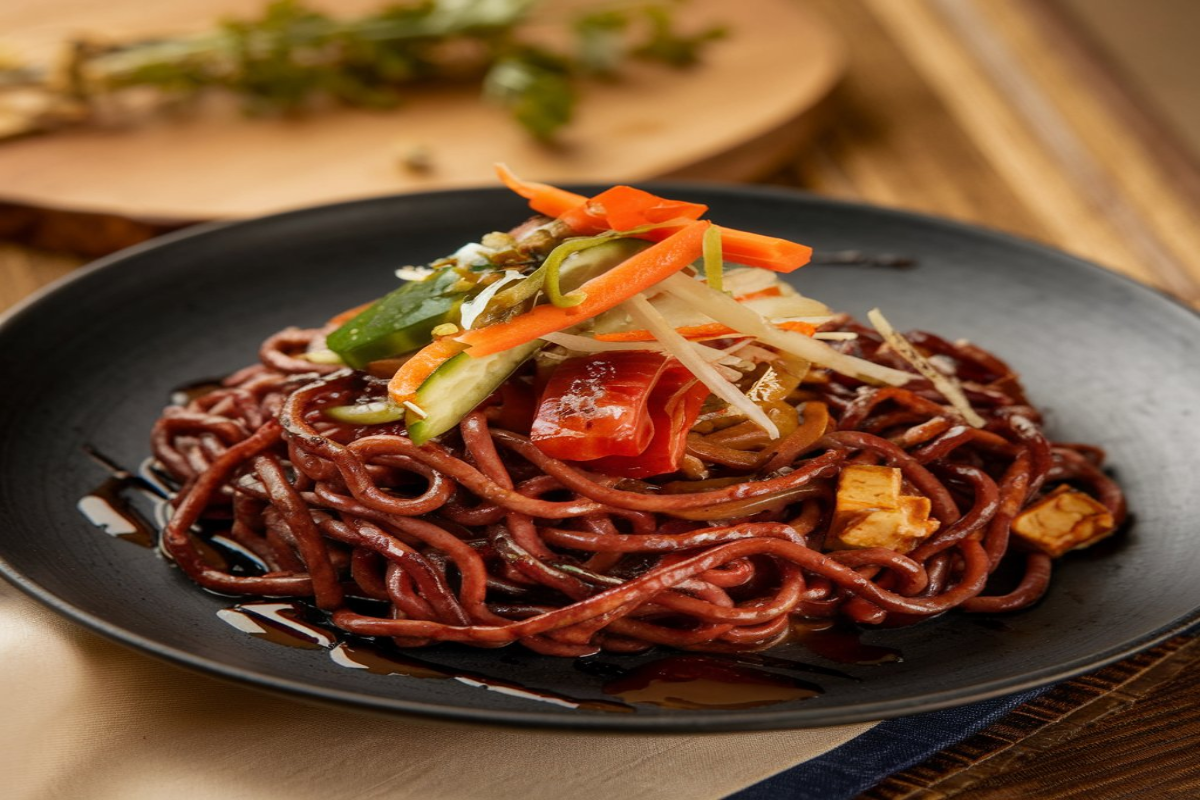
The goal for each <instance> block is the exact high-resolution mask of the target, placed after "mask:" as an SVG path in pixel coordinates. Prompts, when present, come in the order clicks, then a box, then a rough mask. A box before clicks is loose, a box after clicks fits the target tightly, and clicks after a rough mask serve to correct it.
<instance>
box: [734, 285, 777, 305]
mask: <svg viewBox="0 0 1200 800" xmlns="http://www.w3.org/2000/svg"><path fill="white" fill-rule="evenodd" d="M782 295H783V290H782V289H780V288H779V287H778V286H768V287H767V288H765V289H759V290H758V291H757V292H747V293H746V294H739V295H738V296H737V297H735V298H733V299H734V300H737V301H738V302H739V303H744V302H746V301H747V300H760V299H762V298H764V297H780V296H782Z"/></svg>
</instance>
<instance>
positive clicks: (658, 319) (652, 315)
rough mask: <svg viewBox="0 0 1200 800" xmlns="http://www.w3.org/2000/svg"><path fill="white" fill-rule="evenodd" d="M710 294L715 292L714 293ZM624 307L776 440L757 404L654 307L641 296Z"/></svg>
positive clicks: (773, 428) (713, 389) (771, 425)
mask: <svg viewBox="0 0 1200 800" xmlns="http://www.w3.org/2000/svg"><path fill="white" fill-rule="evenodd" d="M704 291H706V292H711V291H712V290H711V289H708V288H707V287H704ZM713 294H717V293H716V292H713ZM720 296H721V297H728V295H724V294H722V295H720ZM730 302H731V303H733V304H734V305H737V301H736V300H733V299H732V298H730ZM624 305H625V308H626V309H627V310H628V311H629V315H630V316H631V317H633V320H634V322H636V323H638V324H639V325H640V326H642V327H644V328H645V329H646V330H648V331H650V333H652V334H653V335H654V338H656V339H658V341H659V342H660V343H662V346H663V347H664V348H665V349H666V351H667V352H669V353H670V354H671V355H673V356H675V357H676V358H678V359H679V361H680V363H682V364H683V365H684V366H685V367H687V368H688V369H689V370H690V371H691V373H692V374H693V375H695V376H696V378H697V379H698V380H699V381H700V382H701V383H703V384H704V385H705V386H707V387H708V389H709V391H711V392H712V393H713V394H715V395H716V396H717V397H719V398H721V399H722V400H724V401H725V402H726V403H729V405H730V406H732V407H733V408H735V409H736V410H738V411H740V412H741V413H742V414H744V415H745V416H746V418H747V419H749V420H752V421H753V422H755V423H756V424H757V425H758V426H759V427H760V428H762V429H763V430H764V431H766V432H767V435H768V436H770V437H771V438H772V439H778V438H779V428H777V427H776V426H775V423H774V422H772V421H771V418H770V417H768V416H767V414H766V412H765V411H763V410H762V409H761V408H759V406H758V404H757V403H755V402H754V401H753V400H751V399H750V398H748V397H746V395H744V394H742V392H741V390H740V389H738V388H737V387H736V386H734V385H733V384H732V383H730V382H729V381H728V380H726V379H725V378H724V377H722V376H721V374H720V373H719V372H717V370H716V369H714V368H713V366H712V365H711V364H709V363H708V362H707V361H705V360H704V359H703V358H701V357H700V354H699V353H697V352H696V350H695V349H694V348H693V347H691V346H690V345H691V344H692V342H689V341H688V340H687V339H685V338H683V336H681V335H680V334H679V333H678V332H676V330H675V329H674V328H672V327H671V326H670V324H668V323H667V321H666V320H665V319H663V316H662V314H659V313H658V312H657V311H656V310H655V309H654V306H652V305H650V301H649V300H647V299H646V297H645V296H644V295H641V294H638V295H635V296H634V297H632V298H631V299H629V300H627V301H626V302H625V303H624Z"/></svg>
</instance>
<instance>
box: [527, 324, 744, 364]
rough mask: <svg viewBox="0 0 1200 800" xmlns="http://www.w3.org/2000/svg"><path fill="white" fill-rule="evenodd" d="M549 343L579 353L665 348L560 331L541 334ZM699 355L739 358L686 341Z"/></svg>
mask: <svg viewBox="0 0 1200 800" xmlns="http://www.w3.org/2000/svg"><path fill="white" fill-rule="evenodd" d="M540 338H541V339H544V340H545V341H547V342H549V343H550V344H556V345H559V346H560V347H565V348H567V349H568V350H575V351H577V352H580V353H610V352H612V351H614V350H654V351H658V352H661V351H663V350H666V349H667V348H666V347H665V346H664V345H663V344H661V343H660V342H658V341H653V342H601V341H597V340H596V339H593V338H592V337H590V336H580V335H578V334H575V333H563V332H561V331H558V332H555V333H546V334H542V336H541V337H540ZM688 344H690V345H691V346H692V349H694V350H695V351H696V352H697V353H699V354H700V357H701V358H703V359H704V360H705V361H711V362H718V361H729V362H731V363H736V362H737V361H739V360H740V359H738V358H736V357H735V356H733V355H731V354H730V353H728V352H726V351H724V350H718V349H717V348H715V347H709V346H707V345H703V344H700V343H699V342H688Z"/></svg>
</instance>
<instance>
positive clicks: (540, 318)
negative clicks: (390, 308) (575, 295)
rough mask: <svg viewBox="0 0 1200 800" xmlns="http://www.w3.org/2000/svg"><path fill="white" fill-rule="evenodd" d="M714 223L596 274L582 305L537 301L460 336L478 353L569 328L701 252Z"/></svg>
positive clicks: (687, 231) (699, 225)
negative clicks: (520, 311) (509, 316)
mask: <svg viewBox="0 0 1200 800" xmlns="http://www.w3.org/2000/svg"><path fill="white" fill-rule="evenodd" d="M711 224H712V223H710V222H705V221H700V222H693V223H691V224H689V225H687V226H686V227H684V228H681V229H679V230H678V231H676V232H675V233H674V234H672V235H671V236H669V237H667V238H666V239H663V240H662V241H661V242H658V243H657V244H654V245H651V246H650V247H648V248H646V249H645V250H643V251H641V252H640V253H637V254H635V255H633V256H631V257H630V258H628V259H626V260H625V261H623V262H621V263H620V264H618V265H617V266H615V267H613V268H612V269H610V270H609V271H608V272H605V273H603V274H602V275H598V276H596V277H595V278H592V279H591V280H590V281H588V282H587V283H585V284H583V286H581V287H579V292H581V293H582V294H584V295H586V297H585V299H584V301H583V302H582V303H580V304H579V305H577V306H572V307H571V308H560V307H558V306H554V305H542V306H535V307H534V308H533V309H532V310H530V311H527V312H526V313H524V314H521V315H520V316H517V317H513V318H512V319H510V320H508V321H507V322H500V323H496V324H494V325H489V326H487V327H486V328H479V329H477V330H473V331H467V332H466V333H464V334H462V335H461V336H459V337H458V341H459V342H461V343H462V344H464V345H466V346H468V347H469V349H468V350H467V354H468V355H470V356H473V357H476V358H478V357H480V356H487V355H491V354H492V353H499V352H500V351H502V350H508V349H510V348H513V347H517V346H519V345H522V344H525V343H526V342H532V341H533V340H534V339H536V338H538V337H539V336H541V335H542V334H545V333H553V332H554V331H560V330H562V329H563V328H569V327H571V326H572V325H577V324H579V323H580V322H583V321H584V320H585V319H590V318H592V317H594V316H596V315H597V314H601V313H603V312H605V311H608V310H609V309H610V308H613V307H615V306H616V305H618V304H619V303H623V302H624V301H626V300H628V299H629V298H631V297H633V296H634V295H635V294H637V293H638V292H642V291H645V290H646V289H649V288H650V287H651V286H653V285H654V284H656V283H658V282H659V281H661V280H663V279H665V278H667V277H668V276H670V275H673V274H675V273H676V272H678V271H679V270H681V269H683V268H684V267H686V266H688V265H689V264H691V263H692V262H693V261H695V260H696V259H697V258H699V257H700V253H701V250H702V247H703V241H704V231H705V230H707V229H708V227H709V226H710V225H711ZM422 352H424V351H422ZM418 355H419V354H418ZM389 391H390V387H389Z"/></svg>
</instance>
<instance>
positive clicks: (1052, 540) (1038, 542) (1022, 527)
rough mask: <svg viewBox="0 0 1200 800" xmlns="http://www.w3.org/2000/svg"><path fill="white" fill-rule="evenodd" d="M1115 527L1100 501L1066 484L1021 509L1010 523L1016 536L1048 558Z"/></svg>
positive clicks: (1106, 534) (1102, 535) (1111, 517)
mask: <svg viewBox="0 0 1200 800" xmlns="http://www.w3.org/2000/svg"><path fill="white" fill-rule="evenodd" d="M1115 529H1116V525H1115V523H1114V522H1113V516H1112V513H1110V512H1109V510H1108V509H1107V508H1106V507H1105V506H1104V505H1103V504H1101V503H1100V502H1099V501H1098V500H1096V499H1094V498H1093V497H1091V496H1090V495H1087V494H1085V493H1083V492H1081V491H1079V490H1078V489H1072V488H1071V487H1070V486H1067V485H1066V484H1063V485H1062V486H1059V487H1058V488H1056V489H1055V490H1054V491H1052V492H1050V494H1048V495H1046V496H1045V497H1043V498H1042V499H1041V500H1038V501H1037V502H1036V503H1034V504H1033V505H1031V506H1030V507H1029V508H1027V509H1025V510H1024V511H1022V512H1021V513H1020V514H1018V515H1017V516H1016V517H1015V518H1014V519H1013V523H1012V532H1013V534H1015V535H1016V536H1017V538H1019V539H1020V540H1021V541H1023V542H1025V543H1026V544H1029V545H1031V546H1033V547H1035V548H1037V549H1038V550H1041V551H1042V552H1043V553H1045V554H1046V555H1048V556H1050V557H1051V558H1058V557H1059V556H1061V555H1062V554H1063V553H1065V552H1067V551H1068V550H1077V549H1079V548H1081V547H1087V546H1088V545H1090V544H1094V543H1096V542H1098V541H1100V540H1101V539H1103V538H1104V537H1106V536H1108V535H1109V534H1110V533H1112V532H1113V531H1114V530H1115Z"/></svg>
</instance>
